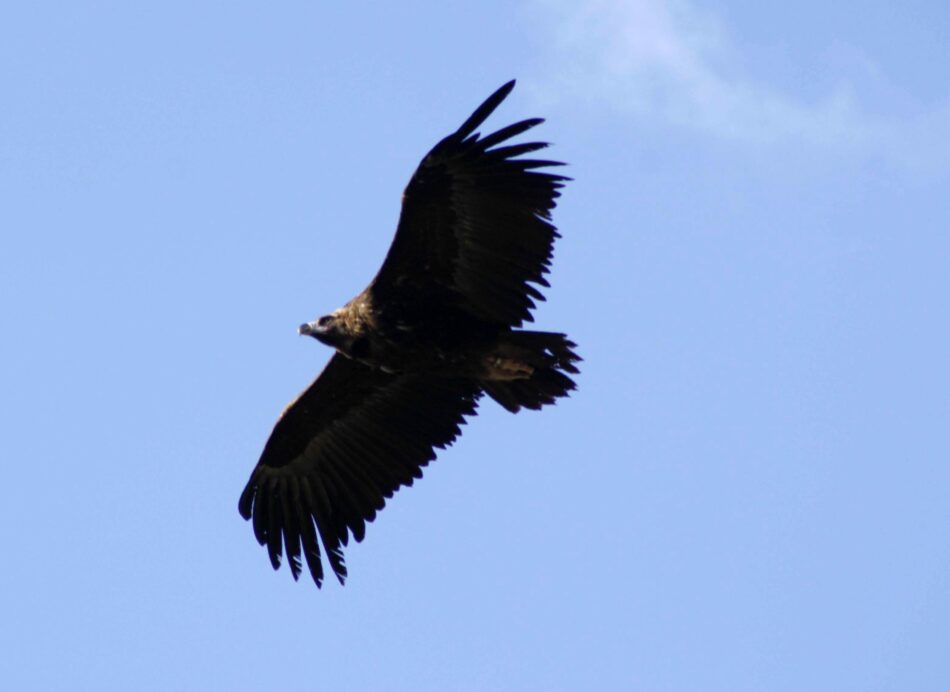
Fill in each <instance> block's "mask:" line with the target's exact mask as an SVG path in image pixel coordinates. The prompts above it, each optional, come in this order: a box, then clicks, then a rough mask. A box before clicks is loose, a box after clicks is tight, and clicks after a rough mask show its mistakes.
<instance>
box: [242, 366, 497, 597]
mask: <svg viewBox="0 0 950 692" xmlns="http://www.w3.org/2000/svg"><path fill="white" fill-rule="evenodd" d="M479 394H480V392H479V390H478V388H477V387H476V386H474V385H472V384H471V383H468V382H466V381H464V380H454V379H447V378H438V377H434V376H427V375H425V374H408V375H390V374H387V373H384V372H382V371H379V370H373V369H371V368H369V367H367V366H365V365H362V364H361V363H359V362H357V361H354V360H351V359H349V358H347V357H345V356H342V355H340V354H335V355H334V356H333V358H332V359H331V360H330V362H329V364H328V365H327V367H326V368H325V369H324V370H323V372H322V373H321V374H320V375H319V377H317V379H316V380H315V381H314V382H313V384H311V385H310V387H309V388H307V390H306V391H304V392H303V393H302V394H301V395H300V396H299V397H298V398H297V399H296V400H295V401H294V402H293V403H291V404H290V406H288V407H287V409H286V410H285V411H284V413H283V414H282V415H281V417H280V419H279V420H278V421H277V424H276V425H275V426H274V431H273V432H272V433H271V436H270V439H269V440H268V441H267V445H266V446H265V447H264V452H263V453H262V454H261V459H260V461H259V462H258V464H257V467H256V468H255V469H254V471H253V472H252V473H251V478H250V480H249V481H248V483H247V487H245V488H244V492H243V493H242V494H241V499H240V501H239V503H238V509H239V510H240V512H241V516H243V517H244V518H245V519H250V520H253V525H254V535H255V536H256V537H257V541H258V543H260V544H261V545H266V546H267V552H268V554H269V555H270V560H271V564H272V565H273V566H274V569H277V568H278V567H279V566H280V562H281V557H282V554H283V551H286V553H287V557H288V559H289V562H290V569H291V572H292V574H293V577H294V579H296V578H297V577H298V576H299V575H300V572H301V571H302V564H303V560H302V559H301V552H303V556H304V559H306V562H307V566H308V568H309V569H310V574H311V576H312V577H313V580H314V582H316V584H317V586H320V585H321V584H322V582H323V566H322V563H321V557H320V545H319V544H320V543H322V544H323V548H324V550H325V551H326V557H327V560H328V562H329V563H330V567H331V568H332V569H333V572H334V573H335V574H336V576H337V578H338V579H339V580H340V583H342V582H343V580H344V579H345V578H346V565H345V564H344V561H343V552H342V546H345V545H346V544H347V540H348V536H349V535H352V536H353V538H355V539H356V540H357V541H361V540H362V539H363V535H364V533H365V530H366V522H369V521H372V520H373V518H374V517H375V516H376V512H378V511H379V510H380V509H382V508H383V505H384V504H385V502H386V498H389V497H392V495H393V493H394V492H395V491H396V490H397V489H398V488H399V487H400V486H402V485H412V482H413V479H415V478H420V477H421V476H422V470H421V469H422V467H423V466H425V465H426V464H428V463H429V462H430V461H432V460H433V459H434V458H435V451H434V448H435V447H438V448H444V447H445V446H447V445H449V444H451V443H452V442H453V441H454V440H455V438H456V437H457V436H458V435H459V434H460V432H461V431H460V428H459V426H460V425H462V424H463V423H464V419H465V416H467V415H471V414H473V413H475V407H476V403H477V399H478V396H479ZM318 536H319V541H318Z"/></svg>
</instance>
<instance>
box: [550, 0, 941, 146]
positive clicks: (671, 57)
mask: <svg viewBox="0 0 950 692" xmlns="http://www.w3.org/2000/svg"><path fill="white" fill-rule="evenodd" d="M532 8H533V16H534V17H535V18H536V20H537V21H538V22H541V23H545V24H546V25H547V29H548V32H549V37H550V39H551V45H552V55H551V56H550V61H551V66H552V72H551V80H552V86H553V87H554V88H553V89H552V92H557V93H572V94H574V95H575V96H578V95H579V96H581V97H583V98H584V99H585V100H587V101H594V102H596V101H598V100H599V101H605V100H606V101H608V102H609V103H610V105H611V106H613V107H615V108H618V109H621V110H623V111H624V112H626V113H629V114H630V115H631V116H632V117H635V118H639V119H641V120H644V121H650V122H658V121H659V122H663V123H669V124H674V125H677V126H683V127H687V128H691V129H694V130H698V131H702V132H706V133H708V134H710V135H713V136H716V137H720V138H724V139H732V140H739V141H748V142H780V141H794V142H808V143H815V144H832V143H833V144H834V145H835V146H841V147H857V148H860V149H867V148H868V147H871V148H874V149H880V150H881V151H882V153H883V152H884V151H887V152H889V153H896V154H897V155H901V156H903V155H904V154H908V153H909V151H908V150H907V147H908V146H912V145H913V142H915V141H919V140H920V139H921V137H922V134H921V132H920V128H921V126H924V127H926V128H927V129H928V130H929V131H930V132H931V134H933V135H936V134H938V133H943V134H947V133H948V132H950V126H948V125H947V120H946V116H947V115H948V113H950V108H940V109H936V110H934V111H932V112H929V113H925V114H922V115H921V116H919V117H918V118H917V119H916V121H915V122H910V121H907V120H904V121H901V120H897V119H894V118H890V119H889V118H887V117H882V116H878V115H875V114H873V113H870V112H868V111H867V110H866V109H865V108H863V107H862V104H861V103H860V101H859V100H858V98H857V96H856V91H855V88H854V87H853V86H852V85H851V83H850V82H849V81H848V80H846V79H844V78H842V79H841V80H839V82H838V86H837V87H835V88H833V89H832V90H830V91H829V92H828V93H826V94H824V95H823V96H821V97H819V98H817V99H814V100H807V99H805V98H803V97H801V96H798V95H796V94H792V93H788V92H786V91H783V90H782V89H781V88H779V87H776V86H773V85H770V84H768V83H763V82H761V81H756V80H754V79H752V78H751V77H749V76H748V75H746V74H743V72H742V70H741V69H738V68H736V67H735V63H736V62H741V61H738V60H734V58H735V57H736V56H737V55H739V53H740V47H739V46H737V45H736V44H735V43H734V42H732V41H731V40H730V38H729V34H728V31H726V29H725V27H723V25H722V24H721V22H720V21H718V19H717V18H716V17H715V16H714V15H712V14H710V13H707V12H704V11H702V10H701V9H699V7H698V6H697V5H695V4H693V3H691V2H689V0H534V1H533V3H532ZM871 66H872V67H873V62H872V63H871ZM935 128H936V130H935ZM938 131H939V132H938ZM924 138H926V136H925V135H924ZM943 151H947V149H946V147H945V146H944V147H943ZM902 152H903V153H902Z"/></svg>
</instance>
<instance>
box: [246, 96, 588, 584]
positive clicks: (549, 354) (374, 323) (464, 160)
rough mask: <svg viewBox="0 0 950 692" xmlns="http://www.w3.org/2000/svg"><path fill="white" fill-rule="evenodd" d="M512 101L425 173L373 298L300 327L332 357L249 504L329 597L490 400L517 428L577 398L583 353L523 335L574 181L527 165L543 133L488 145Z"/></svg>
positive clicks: (445, 143)
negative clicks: (526, 414)
mask: <svg viewBox="0 0 950 692" xmlns="http://www.w3.org/2000/svg"><path fill="white" fill-rule="evenodd" d="M513 87H514V81H513V80H512V81H510V82H508V83H507V84H505V85H504V86H502V87H501V88H500V89H498V90H497V91H496V92H495V93H493V94H492V95H491V96H489V97H488V99H487V100H486V101H485V102H484V103H483V104H482V105H480V106H479V107H478V108H477V109H476V110H475V112H474V113H472V115H471V116H469V118H468V119H467V120H466V121H465V122H464V123H462V125H461V127H459V128H458V130H456V131H455V132H454V133H452V134H450V135H449V136H447V137H445V138H444V139H443V140H442V141H440V142H439V143H438V144H436V145H435V147H433V148H432V150H431V151H430V152H429V153H428V154H426V156H425V158H423V159H422V162H421V163H420V164H419V166H418V168H417V169H416V171H415V173H414V174H413V175H412V178H411V179H410V180H409V184H408V186H407V187H406V189H405V192H404V193H403V197H402V209H401V213H400V217H399V223H398V226H397V228H396V235H395V237H394V239H393V241H392V245H391V246H390V248H389V252H388V254H387V255H386V259H385V261H384V262H383V265H382V267H381V268H380V270H379V272H378V274H377V275H376V278H374V279H373V281H372V282H371V283H370V284H369V286H368V287H367V288H366V289H365V290H364V291H363V292H362V293H360V294H359V295H357V296H356V297H355V298H353V299H352V300H351V301H349V302H348V303H346V305H344V306H343V307H341V308H338V309H337V310H334V311H333V312H331V313H329V314H327V315H325V316H323V317H320V318H319V319H317V320H315V321H313V322H310V323H308V324H303V325H301V326H300V328H299V333H300V334H303V335H306V336H311V337H313V338H314V339H316V340H317V341H320V342H321V343H323V344H326V345H327V346H330V347H331V348H333V349H335V352H334V354H333V356H332V357H331V358H330V361H329V363H328V364H327V365H326V367H325V368H324V370H323V372H321V373H320V375H319V376H318V377H317V378H316V380H314V381H313V383H312V384H311V385H310V386H309V387H308V388H307V389H306V390H305V391H304V392H303V393H302V394H300V395H299V396H298V397H297V398H296V399H295V400H294V401H293V402H291V403H290V405H289V406H287V408H286V409H285V410H284V412H283V414H281V416H280V418H279V419H278V421H277V423H276V425H275V426H274V429H273V432H272V433H271V435H270V438H269V439H268V440H267V443H266V445H265V446H264V451H263V452H262V453H261V457H260V460H259V461H258V463H257V466H256V467H255V468H254V470H253V471H252V473H251V477H250V480H249V481H248V483H247V486H246V487H245V488H244V492H243V493H242V494H241V498H240V501H239V503H238V509H239V511H240V513H241V516H242V517H244V519H246V520H249V521H250V522H251V524H252V526H253V529H254V536H255V538H256V539H257V542H258V543H260V545H262V546H265V547H266V549H267V554H268V556H269V557H270V562H271V565H272V566H273V567H274V569H278V568H279V567H280V564H281V561H282V558H283V555H284V554H285V553H286V556H287V561H288V562H289V564H290V572H291V574H292V575H293V578H294V579H295V580H296V579H297V578H298V577H299V576H300V574H301V573H302V571H303V566H304V563H306V566H307V569H308V570H309V572H310V576H311V577H312V578H313V581H314V582H315V583H316V585H317V586H318V587H320V586H321V585H322V583H323V579H324V575H325V572H324V564H323V557H321V555H322V556H324V557H325V559H326V561H327V563H328V564H329V567H330V569H331V570H333V574H334V575H335V576H336V578H337V579H338V580H339V581H340V583H341V584H342V583H343V582H344V580H345V579H346V576H347V570H346V564H345V562H344V559H343V547H344V546H346V545H347V542H348V540H349V538H350V537H352V538H353V539H354V540H356V541H361V540H363V537H364V535H365V532H366V524H367V522H371V521H373V519H374V518H375V517H376V513H377V512H379V511H380V510H381V509H382V508H383V505H384V504H385V503H386V500H387V498H391V497H392V496H393V493H395V492H396V490H398V489H399V488H400V487H401V486H404V485H412V482H413V481H414V480H415V479H417V478H421V476H422V467H424V466H426V465H427V464H428V463H429V462H430V461H432V460H434V459H435V456H436V451H435V450H436V449H444V448H445V447H447V446H448V445H450V444H452V443H453V442H454V441H455V439H456V437H458V436H459V434H460V433H461V430H460V426H461V425H462V424H463V423H465V419H466V417H467V416H474V415H475V409H476V406H477V405H478V401H479V399H480V397H481V396H482V395H483V394H487V395H488V396H489V397H490V398H492V399H494V400H495V401H496V402H498V403H499V404H500V405H501V406H503V407H504V408H506V409H507V410H508V411H511V412H512V413H516V412H518V411H519V410H520V409H522V408H527V409H540V408H541V407H543V406H545V405H547V404H553V403H554V402H555V400H556V399H558V398H559V397H563V396H566V395H567V394H568V392H570V391H571V390H573V389H574V388H575V383H574V381H573V380H572V379H571V378H570V376H569V374H576V373H577V372H578V368H577V365H576V363H577V362H578V361H580V360H581V359H580V357H579V356H578V355H577V354H576V353H575V352H574V348H575V346H576V345H575V344H574V343H573V342H572V341H570V340H569V339H568V338H567V336H566V335H565V334H560V333H550V332H540V331H528V330H523V329H520V327H521V326H522V324H523V323H524V322H526V321H527V322H530V321H532V316H531V311H532V310H533V309H534V307H535V301H539V300H544V297H543V296H542V294H541V291H540V288H543V287H547V286H548V285H549V284H548V282H547V281H546V280H545V274H547V273H548V270H549V268H550V265H551V257H552V250H553V245H554V240H555V239H556V238H558V237H559V236H558V233H557V230H556V229H555V227H554V226H553V225H552V223H551V210H552V209H553V208H554V206H555V199H556V198H557V197H558V196H559V192H558V191H559V189H560V188H561V187H562V186H563V184H564V182H565V181H567V180H569V178H566V177H564V176H562V175H557V174H555V173H551V172H549V169H551V168H552V167H555V166H559V165H563V164H560V163H558V162H556V161H547V160H542V159H537V158H530V157H529V158H524V156H525V155H527V154H531V153H532V152H536V151H538V150H540V149H543V148H545V147H546V146H547V144H546V143H542V142H525V143H511V142H510V140H511V139H512V138H513V137H516V136H518V135H520V134H522V133H524V132H526V131H527V130H529V129H531V128H533V127H535V126H536V125H539V124H540V123H541V122H543V120H542V119H540V118H532V119H528V120H522V121H520V122H517V123H514V124H513V125H508V126H507V127H503V128H501V129H500V130H498V131H497V132H493V133H491V134H488V135H485V136H484V137H483V136H481V135H480V134H479V132H477V131H476V130H477V128H479V126H481V124H482V123H483V122H484V121H485V119H486V118H488V116H489V115H490V114H491V113H492V111H494V110H495V109H496V108H497V107H498V105H499V104H500V103H501V102H502V101H503V100H504V99H505V97H506V96H508V94H509V93H511V90H512V88H513ZM321 546H322V552H321Z"/></svg>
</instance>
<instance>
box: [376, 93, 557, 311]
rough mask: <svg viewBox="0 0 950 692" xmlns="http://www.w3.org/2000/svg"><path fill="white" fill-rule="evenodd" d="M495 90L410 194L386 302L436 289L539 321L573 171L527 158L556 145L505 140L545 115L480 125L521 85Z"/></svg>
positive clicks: (429, 160)
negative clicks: (559, 206)
mask: <svg viewBox="0 0 950 692" xmlns="http://www.w3.org/2000/svg"><path fill="white" fill-rule="evenodd" d="M514 84H515V83H514V81H511V82H508V83H507V84H505V85H504V86H503V87H501V88H500V89H499V90H498V91H496V92H495V93H494V94H492V95H491V96H489V97H488V99H487V100H486V101H485V102H484V103H483V104H482V105H481V106H479V107H478V108H477V109H476V110H475V112H474V113H472V115H471V116H470V117H469V118H468V120H466V121H465V122H464V123H463V124H462V126H461V127H460V128H459V129H458V130H457V131H456V132H455V133H454V134H451V135H449V136H448V137H446V138H445V139H443V140H442V141H441V142H439V143H438V144H436V145H435V147H434V148H433V149H432V151H430V152H429V153H428V154H427V155H426V157H425V158H424V159H423V160H422V163H420V164H419V168H418V169H417V170H416V172H415V173H414V174H413V176H412V179H411V180H410V181H409V185H408V186H407V187H406V191H405V193H404V195H403V203H402V213H401V215H400V218H399V226H398V228H397V230H396V236H395V238H394V239H393V243H392V246H391V247H390V249H389V253H388V254H387V256H386V260H385V262H384V263H383V266H382V268H381V269H380V271H379V274H378V275H377V277H376V279H375V280H374V281H373V283H372V284H371V285H370V288H369V290H370V291H371V292H372V294H373V301H374V303H375V304H376V305H385V304H386V303H387V301H393V302H409V301H412V300H413V296H415V295H424V296H427V297H431V296H432V295H433V292H435V293H436V294H438V295H442V296H444V297H445V299H446V300H448V301H450V302H451V303H453V304H455V305H456V306H458V307H459V308H461V309H463V310H465V311H467V312H468V313H470V314H472V315H473V316H475V317H477V318H479V319H481V320H484V321H487V322H491V323H494V324H499V325H508V326H512V327H517V326H520V325H521V323H522V322H523V321H525V320H527V321H531V319H532V318H531V310H532V309H533V308H534V307H535V304H534V301H535V300H544V297H543V296H542V295H541V292H540V291H539V290H538V288H537V287H538V286H547V285H548V283H547V281H545V279H544V275H545V274H546V273H547V272H548V267H549V266H550V263H551V254H552V248H553V245H554V240H555V238H557V237H558V234H557V231H556V229H555V228H554V226H553V225H552V224H551V223H550V218H551V210H552V209H553V208H554V206H555V199H556V198H557V197H558V196H559V192H558V189H559V188H560V187H562V183H563V181H565V180H568V178H565V177H564V176H560V175H554V174H552V173H545V172H541V171H539V170H538V169H540V168H546V167H549V166H558V165H561V164H560V163H558V162H555V161H544V160H537V159H522V158H519V157H520V156H521V155H523V154H528V153H530V152H533V151H537V150H539V149H543V148H544V147H546V146H547V144H545V143H541V142H528V143H525V144H513V145H507V146H498V145H499V144H501V143H502V142H505V141H506V140H509V139H510V138H512V137H514V136H516V135H519V134H521V133H522V132H525V131H526V130H529V129H530V128H532V127H534V126H535V125H538V124H539V123H541V122H543V120H542V119H540V118H535V119H531V120H522V121H521V122H518V123H515V124H513V125H509V126H508V127H505V128H502V129H501V130H498V131H497V132H495V133H492V134H490V135H488V136H486V137H481V136H480V135H479V133H477V132H475V130H476V128H478V127H479V126H480V125H481V124H482V122H483V121H484V120H485V119H486V118H487V117H488V116H489V115H490V114H491V112H492V111H494V110H495V108H497V107H498V104H500V103H501V102H502V101H503V100H504V99H505V97H506V96H507V95H508V94H509V93H510V92H511V90H512V88H513V87H514Z"/></svg>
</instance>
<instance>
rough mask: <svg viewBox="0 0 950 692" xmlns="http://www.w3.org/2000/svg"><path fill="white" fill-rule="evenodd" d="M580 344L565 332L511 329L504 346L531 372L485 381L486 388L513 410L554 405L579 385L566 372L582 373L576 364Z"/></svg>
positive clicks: (492, 396)
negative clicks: (525, 374) (509, 377)
mask: <svg viewBox="0 0 950 692" xmlns="http://www.w3.org/2000/svg"><path fill="white" fill-rule="evenodd" d="M576 346H577V344H575V343H574V342H573V341H570V340H569V339H568V338H567V335H565V334H556V333H552V332H529V331H521V332H511V333H509V334H507V335H506V336H505V340H504V341H503V342H502V348H503V349H504V350H505V351H506V352H508V353H511V354H512V355H513V356H514V357H515V358H516V359H517V360H518V361H520V362H522V363H523V364H525V365H527V366H529V367H530V368H531V370H532V372H531V374H530V375H528V376H526V377H520V378H515V379H506V380H496V379H491V380H483V381H482V387H483V388H484V389H485V392H486V393H487V394H488V396H490V397H491V398H492V399H494V400H495V401H497V402H498V403H499V404H501V405H502V406H504V407H505V408H506V409H508V410H509V411H511V412H512V413H517V412H518V411H520V410H521V409H522V408H529V409H534V410H537V409H539V408H541V407H542V406H545V405H547V404H553V403H554V401H555V399H558V398H560V397H563V396H567V395H568V392H570V391H571V390H573V389H576V388H577V385H576V384H574V380H572V379H571V378H570V377H568V376H567V375H565V374H564V373H571V374H577V373H578V372H579V370H578V369H577V366H576V365H575V363H577V362H579V361H580V360H581V357H580V356H578V355H577V354H576V353H575V352H574V350H573V349H574V348H575V347H576Z"/></svg>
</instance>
